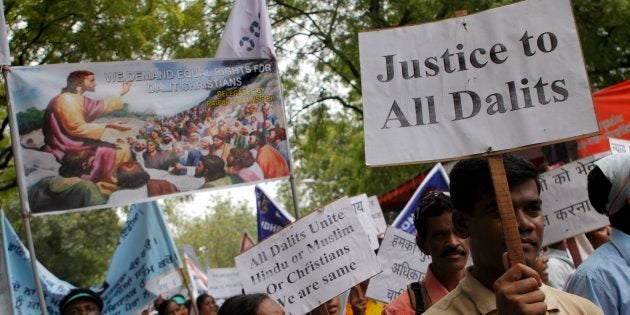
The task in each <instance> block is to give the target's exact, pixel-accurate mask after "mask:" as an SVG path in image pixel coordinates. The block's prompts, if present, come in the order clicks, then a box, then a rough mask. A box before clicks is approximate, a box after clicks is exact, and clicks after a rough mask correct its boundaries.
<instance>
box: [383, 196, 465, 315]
mask: <svg viewBox="0 0 630 315" xmlns="http://www.w3.org/2000/svg"><path fill="white" fill-rule="evenodd" d="M454 209H455V207H454V206H453V203H452V202H451V198H450V197H449V196H448V195H447V193H444V192H438V191H431V192H429V193H428V194H427V195H426V196H425V197H424V198H422V201H421V202H420V203H419V204H418V207H417V208H416V211H415V215H414V225H415V226H416V231H417V233H418V234H417V235H416V244H418V248H420V250H421V251H422V252H423V253H424V254H425V255H428V256H431V264H430V265H429V269H428V270H427V275H426V277H425V278H424V279H423V280H422V281H419V282H414V283H412V284H410V285H409V286H408V287H407V290H406V291H405V292H403V293H402V294H401V295H399V296H398V297H397V298H396V299H394V300H392V301H391V302H390V303H389V304H388V305H387V306H386V307H385V309H384V310H383V312H382V315H414V314H421V313H422V312H424V311H425V310H426V309H428V308H429V307H430V306H431V305H433V304H435V303H436V302H437V301H439V300H440V299H442V298H443V297H444V296H446V295H447V294H448V293H449V292H450V291H452V290H453V289H455V287H457V285H458V284H459V281H460V280H461V279H462V278H463V277H464V268H465V267H466V261H467V259H468V240H466V239H463V238H461V237H459V236H457V235H456V234H455V233H454V231H453V222H452V220H451V216H452V214H453V211H454Z"/></svg>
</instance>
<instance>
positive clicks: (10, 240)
mask: <svg viewBox="0 0 630 315" xmlns="http://www.w3.org/2000/svg"><path fill="white" fill-rule="evenodd" d="M0 216H2V219H1V221H2V223H1V224H2V245H3V246H2V250H3V255H2V260H3V263H2V264H0V265H5V264H6V275H7V277H6V280H7V281H8V285H9V291H10V296H11V305H12V306H13V308H12V312H13V314H14V315H18V314H25V315H26V314H33V315H35V314H42V311H41V306H40V304H39V298H38V296H37V291H36V287H35V280H34V279H35V278H34V277H33V269H32V267H31V255H30V253H29V252H28V249H27V248H26V247H25V246H24V244H22V242H21V241H20V239H19V238H18V236H17V234H15V231H14V230H13V228H12V227H11V223H10V222H9V220H8V219H7V217H6V216H5V215H4V213H3V212H0ZM37 271H38V273H39V278H40V281H41V284H42V290H43V291H44V298H45V300H46V310H48V314H50V315H57V314H60V313H59V302H61V299H63V297H64V296H65V295H66V294H68V292H69V291H70V290H72V289H74V286H72V285H71V284H69V283H67V282H65V281H61V280H59V279H58V278H57V277H56V276H55V275H53V274H52V273H50V271H48V270H47V269H46V268H45V267H44V266H43V265H42V264H40V263H39V262H38V263H37ZM4 272H5V271H4V270H3V273H4ZM1 280H3V281H4V280H5V279H4V277H3V279H1ZM3 286H4V284H3ZM3 314H4V313H3Z"/></svg>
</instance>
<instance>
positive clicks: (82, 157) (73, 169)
mask: <svg viewBox="0 0 630 315" xmlns="http://www.w3.org/2000/svg"><path fill="white" fill-rule="evenodd" d="M92 156H94V151H91V150H82V151H74V150H73V151H68V152H67V153H66V154H65V155H64V156H63V159H61V166H60V167H59V175H61V176H62V177H81V175H83V174H85V173H86V171H85V168H84V167H83V163H85V162H87V161H88V160H89V159H90V157H92Z"/></svg>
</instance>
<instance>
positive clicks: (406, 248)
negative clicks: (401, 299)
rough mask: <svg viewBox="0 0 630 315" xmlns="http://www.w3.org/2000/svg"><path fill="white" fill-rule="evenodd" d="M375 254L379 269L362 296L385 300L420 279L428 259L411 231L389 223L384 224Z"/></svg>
mask: <svg viewBox="0 0 630 315" xmlns="http://www.w3.org/2000/svg"><path fill="white" fill-rule="evenodd" d="M377 258H378V262H379V263H380V264H381V267H382V268H383V272H381V273H380V274H378V275H376V276H374V278H372V279H371V280H370V284H369V285H368V289H367V292H366V296H367V297H369V298H371V299H374V300H378V301H381V302H385V303H389V302H391V301H392V300H393V299H395V298H396V297H398V295H400V294H401V293H403V292H404V291H405V290H406V289H407V285H408V284H410V283H412V282H418V281H420V280H422V279H424V276H425V275H426V273H427V270H428V268H429V264H430V263H431V256H427V255H425V254H424V253H423V252H422V251H421V250H420V249H419V248H418V246H417V245H416V239H415V236H414V235H412V234H409V233H406V232H405V231H403V230H401V229H397V228H395V227H393V226H390V227H388V228H387V232H385V239H384V240H383V242H382V243H381V248H380V249H379V250H378V256H377Z"/></svg>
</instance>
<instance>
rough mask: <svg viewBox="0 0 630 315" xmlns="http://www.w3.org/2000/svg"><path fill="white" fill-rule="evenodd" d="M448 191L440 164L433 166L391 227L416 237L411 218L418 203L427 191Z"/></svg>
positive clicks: (444, 172)
mask: <svg viewBox="0 0 630 315" xmlns="http://www.w3.org/2000/svg"><path fill="white" fill-rule="evenodd" d="M433 190H436V191H448V190H449V179H448V174H446V171H445V170H444V167H443V166H442V164H441V163H437V164H435V165H434V166H433V168H432V169H431V171H429V173H428V174H427V176H426V177H425V178H424V180H423V181H422V182H421V183H420V185H419V186H418V188H417V189H416V191H415V192H414V193H413V195H412V196H411V198H410V199H409V201H408V202H407V204H406V205H405V207H404V208H403V209H402V211H400V213H399V214H398V216H397V217H396V219H394V222H393V223H392V226H393V227H395V228H397V229H401V230H403V231H405V232H407V233H409V234H412V235H416V226H415V225H414V224H413V216H414V213H415V211H416V208H417V207H418V204H419V203H420V201H422V198H423V197H424V195H425V194H426V193H427V192H429V191H433Z"/></svg>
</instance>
